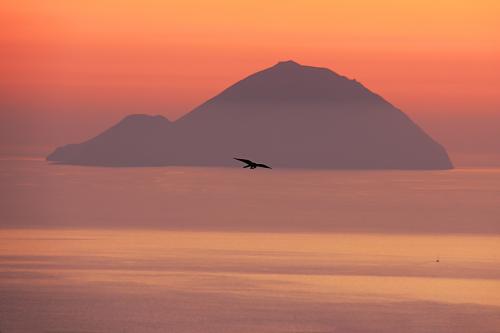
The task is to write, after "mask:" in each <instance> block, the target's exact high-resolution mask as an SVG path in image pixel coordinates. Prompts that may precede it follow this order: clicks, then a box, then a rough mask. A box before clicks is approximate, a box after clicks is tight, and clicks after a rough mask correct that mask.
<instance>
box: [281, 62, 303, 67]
mask: <svg viewBox="0 0 500 333" xmlns="http://www.w3.org/2000/svg"><path fill="white" fill-rule="evenodd" d="M275 67H302V65H301V64H299V63H298V62H296V61H293V60H284V61H279V62H278V63H277V64H276V65H275Z"/></svg>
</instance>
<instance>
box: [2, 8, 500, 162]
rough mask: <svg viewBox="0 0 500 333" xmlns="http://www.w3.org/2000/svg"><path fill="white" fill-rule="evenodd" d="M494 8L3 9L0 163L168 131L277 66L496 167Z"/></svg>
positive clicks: (499, 68)
mask: <svg viewBox="0 0 500 333" xmlns="http://www.w3.org/2000/svg"><path fill="white" fill-rule="evenodd" d="M499 17H500V2H499V1H498V0H477V1H457V0H453V1H452V0H442V1H440V0H407V1H388V0H379V1H370V0H349V1H347V0H346V1H335V0H328V1H326V0H323V1H320V0H307V1H306V0H302V1H292V0H288V1H269V0H268V1H261V0H244V1H235V0H231V1H226V0H224V1H222V0H218V1H193V0H186V1H159V0H158V1H154V0H120V1H117V0H99V1H97V0H67V1H63V0H60V1H55V0H44V1H40V0H4V1H2V2H1V3H0V22H1V23H0V24H1V29H0V47H1V52H0V140H1V141H0V154H4V155H5V154H9V155H11V154H24V155H26V154H36V155H46V154H47V153H49V152H50V151H51V150H52V149H53V148H54V146H55V145H60V144H65V143H70V142H78V141H81V140H84V139H87V138H89V137H90V136H92V135H95V134H97V133H98V132H99V131H101V130H103V129H105V128H107V127H109V126H110V125H112V124H113V123H114V122H116V121H118V120H119V119H120V118H121V117H123V116H125V115H127V114H130V113H150V114H162V115H164V116H166V117H168V118H169V119H171V120H174V119H176V118H178V117H179V116H181V115H182V114H184V113H186V112H188V111H190V110H191V109H192V108H194V107H195V106H197V105H198V104H200V103H202V102H203V101H205V100H206V99H208V98H210V97H212V96H213V95H214V94H216V93H218V92H220V91H221V90H222V89H224V88H225V87H227V86H228V85H230V84H232V83H234V82H235V81H237V80H240V79H242V78H243V77H245V76H246V75H248V74H251V73H253V72H255V71H257V70H260V69H263V68H265V67H269V66H272V65H274V64H275V63H276V62H278V61H281V60H288V59H293V60H295V61H297V62H299V63H302V64H307V65H314V66H322V67H328V68H330V69H332V70H334V71H336V72H338V73H339V74H342V75H346V76H348V77H350V78H355V79H357V80H358V81H360V82H362V83H363V84H364V85H365V86H367V87H368V88H369V89H371V90H373V91H374V92H376V93H378V94H380V95H382V96H384V97H385V98H386V99H387V100H389V101H390V102H391V103H393V104H394V105H396V106H397V107H399V108H400V109H402V110H403V111H404V112H406V113H407V114H409V115H410V116H411V117H412V118H413V119H414V120H415V121H416V122H417V123H418V124H419V125H421V126H422V127H423V128H424V129H425V130H426V131H427V132H429V133H430V134H431V135H433V136H434V137H435V138H436V139H437V140H438V141H440V142H441V143H443V144H444V145H445V146H446V148H448V150H449V152H450V154H451V157H452V159H453V160H454V161H455V162H456V163H457V164H458V165H464V166H474V165H477V166H494V165H496V166H499V165H500V19H499Z"/></svg>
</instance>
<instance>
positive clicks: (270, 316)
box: [0, 160, 500, 333]
mask: <svg viewBox="0 0 500 333" xmlns="http://www.w3.org/2000/svg"><path fill="white" fill-rule="evenodd" d="M0 185H1V195H2V200H1V203H0V209H1V210H0V223H1V224H0V226H1V228H0V331H1V332H3V333H4V332H214V333H215V332H500V235H499V231H500V220H499V216H500V190H499V189H500V171H497V170H455V171H446V172H442V171H439V172H436V171H428V172H409V171H404V172H403V171H391V172H385V171H384V172H382V171H381V172H370V171H358V172H348V171H316V172H314V171H301V170H295V171H290V170H288V171H287V170H285V171H281V170H272V173H271V172H267V170H259V171H257V170H256V171H255V172H248V170H241V169H218V168H213V169H210V168H207V169H204V168H146V169H112V168H81V167H68V166H54V165H47V164H46V163H45V162H43V161H37V160H29V161H19V160H3V161H0Z"/></svg>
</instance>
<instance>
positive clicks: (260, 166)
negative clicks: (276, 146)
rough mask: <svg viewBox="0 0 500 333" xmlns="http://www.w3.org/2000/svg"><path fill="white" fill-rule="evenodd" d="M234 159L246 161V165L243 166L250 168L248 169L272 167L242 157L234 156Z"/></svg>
mask: <svg viewBox="0 0 500 333" xmlns="http://www.w3.org/2000/svg"><path fill="white" fill-rule="evenodd" d="M234 159H235V160H238V161H241V162H243V163H246V165H245V166H244V167H243V168H250V169H255V168H266V169H272V168H271V167H270V166H268V165H265V164H260V163H255V162H252V161H250V160H246V159H244V158H236V157H235V158H234Z"/></svg>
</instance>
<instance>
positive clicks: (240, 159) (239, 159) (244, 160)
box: [233, 157, 253, 164]
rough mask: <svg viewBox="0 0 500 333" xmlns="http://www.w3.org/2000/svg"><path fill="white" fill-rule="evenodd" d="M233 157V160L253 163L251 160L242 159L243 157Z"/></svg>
mask: <svg viewBox="0 0 500 333" xmlns="http://www.w3.org/2000/svg"><path fill="white" fill-rule="evenodd" d="M233 158H234V159H235V160H238V161H241V162H243V163H246V164H253V162H252V161H250V160H246V159H244V158H236V157H233Z"/></svg>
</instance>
